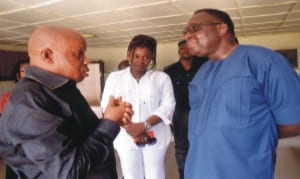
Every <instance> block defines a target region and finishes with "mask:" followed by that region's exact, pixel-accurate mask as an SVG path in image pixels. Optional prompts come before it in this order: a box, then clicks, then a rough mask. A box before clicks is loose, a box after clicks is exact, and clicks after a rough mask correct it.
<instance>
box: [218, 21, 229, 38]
mask: <svg viewBox="0 0 300 179" xmlns="http://www.w3.org/2000/svg"><path fill="white" fill-rule="evenodd" d="M217 28H218V33H219V35H220V36H223V35H225V34H226V33H227V31H228V26H227V24H225V23H221V24H218V27H217Z"/></svg>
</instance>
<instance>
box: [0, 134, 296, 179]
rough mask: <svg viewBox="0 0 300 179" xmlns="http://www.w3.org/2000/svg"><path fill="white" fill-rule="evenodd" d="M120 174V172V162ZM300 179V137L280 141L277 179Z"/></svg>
mask: <svg viewBox="0 0 300 179" xmlns="http://www.w3.org/2000/svg"><path fill="white" fill-rule="evenodd" d="M117 165H118V173H121V172H120V168H119V162H117ZM4 167H5V166H4V164H3V161H0V179H4V178H5V177H4V171H5V170H4ZM166 171H167V178H166V179H178V173H177V166H176V162H175V158H174V144H173V143H172V144H171V145H170V147H169V150H168V154H167V159H166ZM275 179H300V136H298V137H294V138H288V139H281V140H280V141H279V145H278V150H277V164H276V178H275Z"/></svg>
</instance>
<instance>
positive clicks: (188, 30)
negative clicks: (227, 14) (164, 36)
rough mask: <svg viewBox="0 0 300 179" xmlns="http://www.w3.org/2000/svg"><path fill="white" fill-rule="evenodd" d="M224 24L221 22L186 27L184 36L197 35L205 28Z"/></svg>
mask: <svg viewBox="0 0 300 179" xmlns="http://www.w3.org/2000/svg"><path fill="white" fill-rule="evenodd" d="M219 24H222V23H221V22H211V23H199V24H193V25H192V26H190V27H185V28H184V29H183V35H185V34H187V33H195V32H197V31H199V30H201V29H202V28H203V26H209V25H219Z"/></svg>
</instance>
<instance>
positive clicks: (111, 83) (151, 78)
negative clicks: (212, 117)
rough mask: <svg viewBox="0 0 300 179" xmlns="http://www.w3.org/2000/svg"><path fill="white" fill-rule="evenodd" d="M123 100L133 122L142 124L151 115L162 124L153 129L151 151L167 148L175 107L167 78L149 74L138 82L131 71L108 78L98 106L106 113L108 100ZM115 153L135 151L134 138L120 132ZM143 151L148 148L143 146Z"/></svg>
mask: <svg viewBox="0 0 300 179" xmlns="http://www.w3.org/2000/svg"><path fill="white" fill-rule="evenodd" d="M110 95H112V96H114V97H115V98H117V97H122V100H123V101H126V102H129V103H131V104H132V107H133V111H134V115H133V116H132V122H143V121H145V120H147V119H148V117H150V116H151V115H156V116H159V117H160V118H161V120H162V122H160V123H158V124H156V125H154V126H153V127H152V128H151V130H152V131H154V134H155V137H156V139H157V143H156V144H155V145H152V146H151V147H152V148H153V147H154V148H159V147H162V146H166V145H169V143H170V141H171V139H172V133H171V130H170V126H169V124H170V123H171V121H172V116H173V112H174V107H175V99H174V94H173V87H172V82H171V80H170V78H169V76H168V75H167V74H165V73H164V72H161V71H154V70H148V71H147V72H146V73H145V74H144V75H143V76H142V78H141V79H140V81H139V82H137V80H136V79H135V78H134V77H133V76H132V74H131V72H130V67H127V68H125V69H124V70H120V71H115V72H112V73H110V74H109V76H108V77H107V80H106V82H105V86H104V91H103V95H102V101H101V106H102V108H103V110H105V109H106V106H107V103H108V100H109V96H110ZM114 146H115V148H116V149H125V148H126V149H136V148H137V146H136V145H135V143H134V142H133V138H132V137H131V136H129V135H128V134H127V132H126V131H125V130H124V129H123V128H121V131H120V133H119V134H118V136H117V138H116V139H115V141H114ZM145 147H150V146H148V145H146V146H145Z"/></svg>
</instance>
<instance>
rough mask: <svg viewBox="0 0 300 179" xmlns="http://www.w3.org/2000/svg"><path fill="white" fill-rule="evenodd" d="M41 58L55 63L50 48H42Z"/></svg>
mask: <svg viewBox="0 0 300 179" xmlns="http://www.w3.org/2000/svg"><path fill="white" fill-rule="evenodd" d="M41 58H42V60H43V61H44V62H46V63H49V64H53V63H54V56H53V51H52V50H51V49H50V48H44V49H42V50H41Z"/></svg>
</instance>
